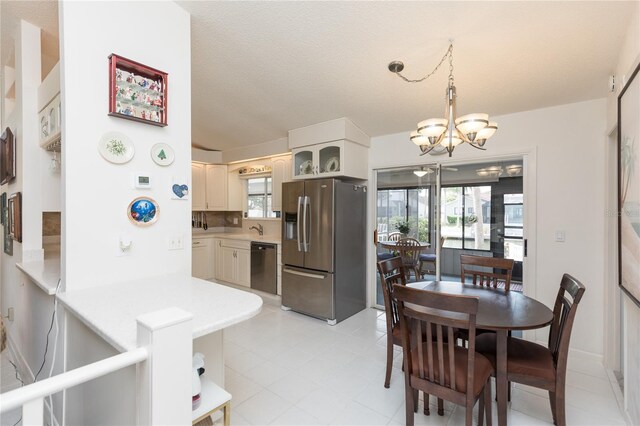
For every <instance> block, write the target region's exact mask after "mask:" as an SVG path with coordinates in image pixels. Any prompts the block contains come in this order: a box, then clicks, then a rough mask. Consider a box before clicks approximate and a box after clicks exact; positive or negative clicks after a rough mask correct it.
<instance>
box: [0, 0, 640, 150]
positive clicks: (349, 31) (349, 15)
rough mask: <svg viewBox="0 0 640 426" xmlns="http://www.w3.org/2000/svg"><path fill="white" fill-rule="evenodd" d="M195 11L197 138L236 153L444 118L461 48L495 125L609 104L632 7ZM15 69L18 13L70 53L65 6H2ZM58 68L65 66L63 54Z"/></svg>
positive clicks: (323, 6) (464, 86)
mask: <svg viewBox="0 0 640 426" xmlns="http://www.w3.org/2000/svg"><path fill="white" fill-rule="evenodd" d="M178 3H179V4H180V5H181V6H182V7H184V8H185V9H186V10H187V11H189V12H190V13H191V14H192V36H191V39H192V77H193V80H192V121H193V125H192V130H193V131H192V140H193V143H194V144H195V145H200V146H204V147H207V148H210V149H218V150H225V149H229V148H236V147H239V146H245V145H253V144H258V143H262V142H266V141H270V140H274V139H277V138H281V137H283V136H286V135H287V131H288V130H290V129H294V128H298V127H303V126H307V125H311V124H315V123H319V122H322V121H326V120H330V119H334V118H338V117H349V118H351V119H352V120H353V121H354V122H355V123H356V124H357V125H358V126H359V127H361V128H362V130H364V131H365V132H366V133H367V134H369V135H370V136H378V135H383V134H389V133H395V132H401V131H408V130H411V129H412V128H413V127H414V126H415V124H416V122H418V121H420V120H422V119H424V118H427V117H430V116H440V115H442V114H443V108H444V89H445V86H446V79H447V67H446V65H445V66H443V68H441V69H440V70H439V71H438V73H436V75H434V76H433V77H432V78H430V79H429V80H427V81H425V82H423V83H420V84H409V83H405V82H403V81H402V80H400V79H399V78H397V77H396V76H394V75H393V74H391V73H390V72H389V71H388V70H387V64H388V63H389V62H390V61H392V60H402V61H403V62H404V63H405V71H404V73H405V74H406V75H407V76H409V77H410V78H417V77H421V76H423V75H425V74H426V73H428V72H430V71H431V70H432V69H433V67H434V66H435V65H436V64H437V62H438V61H439V60H440V58H441V57H442V55H443V54H444V52H445V51H446V49H447V46H448V40H449V39H453V40H454V45H455V48H454V66H455V70H454V75H455V79H456V86H457V88H458V111H459V113H460V114H465V113H469V112H488V113H490V114H491V115H498V114H506V113H512V112H518V111H525V110H530V109H535V108H541V107H545V106H551V105H558V104H565V103H571V102H578V101H583V100H588V99H594V98H599V97H604V96H606V93H607V87H606V85H607V77H608V75H609V74H611V73H612V72H613V69H614V66H615V63H616V59H617V55H618V50H619V47H620V45H621V42H622V39H623V36H624V33H625V30H626V28H627V24H628V20H629V19H630V17H631V16H633V15H632V14H631V13H630V12H631V10H632V8H633V7H638V6H637V5H638V2H637V1H635V2H634V1H627V2H611V1H601V2H574V1H567V2H561V1H551V2H533V1H532V2H524V1H523V2H481V1H472V2H453V1H452V2H426V1H425V2H364V1H359V2H355V1H352V2H319V1H318V2H316V1H314V2H306V1H305V2H303V1H299V2H244V1H243V2H226V1H216V2H214V1H179V2H178ZM1 5H2V7H1V14H2V16H1V20H0V22H1V26H2V29H1V31H0V33H1V36H2V42H1V44H0V46H1V49H2V52H1V53H2V55H1V57H0V60H2V61H3V62H5V61H6V59H7V55H8V52H9V49H10V46H11V43H12V42H11V39H10V34H12V33H13V29H14V28H15V27H14V26H15V22H17V20H16V19H15V18H16V17H21V18H24V19H26V20H28V21H30V22H32V23H34V24H35V25H37V26H39V27H41V28H43V33H44V34H43V44H44V47H45V50H46V51H47V52H49V55H51V53H50V52H51V51H54V52H55V51H57V49H58V45H57V33H58V16H57V2H56V1H55V0H51V1H37V2H34V1H6V0H2V1H1ZM56 59H57V58H56Z"/></svg>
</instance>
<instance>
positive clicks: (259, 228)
mask: <svg viewBox="0 0 640 426" xmlns="http://www.w3.org/2000/svg"><path fill="white" fill-rule="evenodd" d="M252 229H255V230H256V231H258V235H263V234H264V228H263V227H262V224H260V223H259V224H258V226H257V227H256V226H252V227H251V228H249V231H251V230H252Z"/></svg>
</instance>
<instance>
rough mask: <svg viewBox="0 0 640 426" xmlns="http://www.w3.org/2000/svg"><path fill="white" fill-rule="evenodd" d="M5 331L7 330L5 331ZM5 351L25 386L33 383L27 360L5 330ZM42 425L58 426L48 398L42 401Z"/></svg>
mask: <svg viewBox="0 0 640 426" xmlns="http://www.w3.org/2000/svg"><path fill="white" fill-rule="evenodd" d="M5 330H7V329H5ZM7 349H8V350H9V352H11V359H12V360H13V361H14V362H15V363H16V367H18V374H19V375H20V378H21V379H22V381H23V382H24V385H25V386H28V385H29V384H31V383H33V382H34V380H35V375H34V374H33V371H31V368H29V364H27V360H26V359H25V357H24V356H23V355H22V352H21V351H20V348H19V347H18V345H17V344H16V342H15V340H13V337H12V336H11V333H10V332H9V331H8V330H7ZM51 419H53V424H50V423H49V421H50V420H51ZM44 424H45V425H49V426H59V425H60V423H58V419H56V416H55V414H53V416H52V413H51V405H49V398H45V399H44Z"/></svg>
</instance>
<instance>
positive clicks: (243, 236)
mask: <svg viewBox="0 0 640 426" xmlns="http://www.w3.org/2000/svg"><path fill="white" fill-rule="evenodd" d="M192 237H193V238H214V237H215V238H227V239H230V240H242V241H257V242H261V243H271V244H280V243H281V242H282V238H281V237H280V235H258V233H257V232H255V231H254V232H252V233H248V232H220V231H203V230H194V231H193V234H192Z"/></svg>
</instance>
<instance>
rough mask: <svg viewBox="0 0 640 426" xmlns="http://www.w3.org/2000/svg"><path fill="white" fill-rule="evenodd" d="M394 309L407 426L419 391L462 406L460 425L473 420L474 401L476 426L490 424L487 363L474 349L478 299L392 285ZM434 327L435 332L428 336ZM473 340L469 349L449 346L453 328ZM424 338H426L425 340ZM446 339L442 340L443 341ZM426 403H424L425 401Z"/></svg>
mask: <svg viewBox="0 0 640 426" xmlns="http://www.w3.org/2000/svg"><path fill="white" fill-rule="evenodd" d="M393 295H394V297H395V298H396V302H397V305H398V314H399V317H400V327H401V330H402V349H403V353H404V375H405V405H406V424H407V425H413V422H414V412H417V409H418V392H419V391H423V392H425V393H426V394H429V395H435V396H436V397H438V398H441V399H446V400H447V401H450V402H452V403H454V404H457V405H461V406H464V407H465V410H466V417H465V424H466V425H468V426H469V425H471V424H472V422H473V407H474V406H475V404H476V401H478V399H479V400H480V405H479V407H478V409H479V410H478V424H479V425H482V424H483V418H484V416H485V414H486V419H487V425H489V426H491V380H490V379H491V375H492V373H493V367H492V365H491V363H490V362H489V360H488V359H487V358H486V357H484V356H483V355H481V354H479V353H477V352H476V351H475V349H474V345H475V331H476V314H477V312H478V300H479V299H478V297H470V296H458V295H448V294H442V293H436V292H431V291H427V290H420V289H415V288H411V287H406V286H402V285H397V284H396V285H394V286H393ZM434 328H435V330H436V332H435V333H434V332H433V329H434ZM459 328H465V329H468V330H469V335H470V336H472V337H474V338H473V339H471V340H470V342H469V349H465V348H462V347H460V346H456V345H455V344H450V343H449V342H454V341H455V339H454V335H455V332H456V329H459ZM425 336H426V338H425ZM445 336H446V338H447V341H446V342H445ZM424 403H425V405H426V404H428V403H429V402H428V399H427V398H425V402H424Z"/></svg>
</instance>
